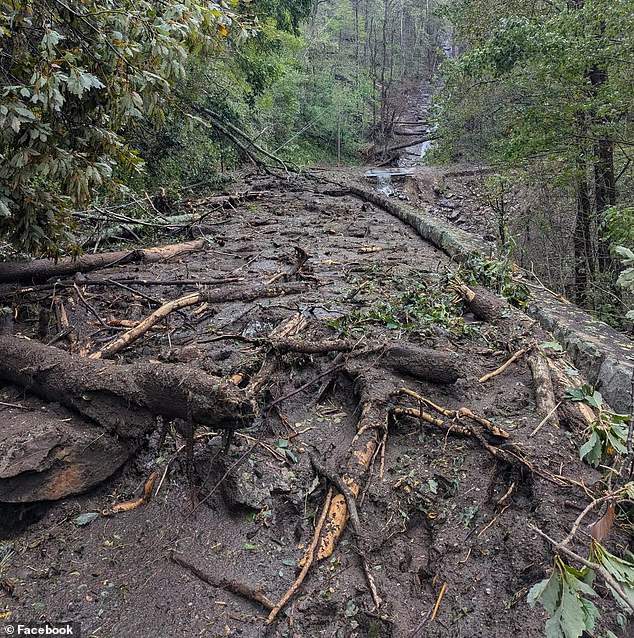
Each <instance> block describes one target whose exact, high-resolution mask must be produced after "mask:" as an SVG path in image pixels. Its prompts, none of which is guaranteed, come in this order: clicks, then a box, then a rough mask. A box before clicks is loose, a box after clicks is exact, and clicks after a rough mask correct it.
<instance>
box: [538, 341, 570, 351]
mask: <svg viewBox="0 0 634 638" xmlns="http://www.w3.org/2000/svg"><path fill="white" fill-rule="evenodd" d="M539 347H540V348H542V349H543V350H554V351H555V352H563V351H564V348H563V346H562V345H561V344H560V343H559V342H558V341H545V342H544V343H542V344H540V346H539Z"/></svg>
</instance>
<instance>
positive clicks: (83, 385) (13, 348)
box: [0, 336, 255, 502]
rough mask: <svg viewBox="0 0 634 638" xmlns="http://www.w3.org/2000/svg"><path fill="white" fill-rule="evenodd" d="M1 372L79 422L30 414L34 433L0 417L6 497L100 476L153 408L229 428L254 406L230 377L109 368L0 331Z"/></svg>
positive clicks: (62, 489)
mask: <svg viewBox="0 0 634 638" xmlns="http://www.w3.org/2000/svg"><path fill="white" fill-rule="evenodd" d="M0 379H2V380H4V381H6V382H9V383H12V384H15V385H19V386H21V387H23V388H25V389H26V390H28V391H29V392H32V393H33V394H36V395H38V396H40V397H42V398H44V399H46V400H48V401H52V402H56V403H60V404H61V405H63V406H65V407H66V408H68V409H69V410H71V412H73V413H75V414H77V415H79V416H81V417H83V419H84V422H83V423H81V422H79V421H75V422H73V423H66V422H64V421H60V420H53V419H50V420H48V421H43V422H39V420H38V425H37V429H36V430H35V431H29V430H27V431H25V429H24V428H15V427H11V426H10V423H9V424H8V423H7V421H5V422H4V423H3V424H2V426H1V427H0V459H3V460H5V463H2V464H0V500H5V501H10V502H27V501H33V500H49V499H58V498H63V497H64V496H67V495H69V494H76V493H79V492H82V491H85V490H86V489H89V488H90V487H92V486H94V485H95V484H96V483H98V482H100V481H102V480H104V479H106V478H108V477H109V476H110V475H112V474H113V473H114V472H115V471H116V470H117V469H118V468H119V467H120V466H121V465H122V464H123V463H124V462H125V461H127V460H128V459H129V458H130V457H131V456H132V455H133V454H134V453H135V452H136V451H137V449H138V448H139V446H140V445H141V444H142V442H143V439H144V435H145V434H147V433H148V432H149V431H151V430H152V428H154V427H155V423H156V417H157V416H159V415H161V416H163V417H164V418H165V419H168V420H172V419H176V418H180V419H184V420H186V421H187V422H189V423H192V424H201V425H208V426H210V427H214V428H220V429H229V430H233V429H236V428H239V427H244V426H246V425H249V424H250V423H251V421H252V419H253V417H254V413H255V406H254V404H253V402H252V401H251V400H250V399H249V398H248V397H247V396H246V394H245V393H244V392H243V391H241V390H240V389H238V388H237V387H236V386H235V385H234V384H233V383H231V382H230V381H226V380H224V379H223V378H221V377H215V376H212V375H209V374H206V373H204V372H201V371H199V370H196V369H194V368H191V367H188V366H184V365H173V364H148V363H145V364H130V365H120V366H116V365H111V364H108V363H106V362H103V361H96V360H91V359H86V358H82V357H75V356H72V355H70V354H68V353H66V352H64V351H63V350H58V349H57V348H52V347H49V346H45V345H43V344H41V343H38V342H35V341H29V340H27V339H21V338H18V337H11V336H0ZM7 459H8V462H7ZM38 459H39V460H38ZM36 460H37V463H36Z"/></svg>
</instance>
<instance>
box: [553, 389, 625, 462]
mask: <svg viewBox="0 0 634 638" xmlns="http://www.w3.org/2000/svg"><path fill="white" fill-rule="evenodd" d="M564 399H568V400H569V401H579V402H583V403H586V404H587V405H589V406H590V407H591V408H593V409H595V410H597V411H598V417H597V418H596V420H595V421H594V422H593V423H592V424H591V425H590V427H589V428H588V434H589V435H590V436H589V438H588V440H587V441H586V442H585V443H584V444H583V445H582V446H581V448H580V449H579V456H580V457H581V458H582V459H583V460H585V461H586V462H587V463H589V464H590V465H592V466H594V467H597V466H598V465H601V464H602V463H606V462H608V461H611V460H613V459H614V457H615V456H617V455H620V454H627V446H626V444H627V435H628V423H629V418H630V417H629V416H628V415H624V414H615V413H614V412H610V411H609V410H605V409H604V408H603V398H602V396H601V393H600V392H597V391H596V390H595V389H594V388H592V387H591V386H589V385H583V386H581V387H580V388H569V389H568V390H567V391H566V394H565V395H564Z"/></svg>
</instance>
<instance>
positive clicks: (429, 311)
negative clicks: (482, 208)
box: [331, 273, 477, 336]
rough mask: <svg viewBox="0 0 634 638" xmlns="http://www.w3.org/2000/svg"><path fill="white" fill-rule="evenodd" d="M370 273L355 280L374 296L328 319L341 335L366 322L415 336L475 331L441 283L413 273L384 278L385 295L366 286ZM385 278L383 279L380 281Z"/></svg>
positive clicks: (467, 333) (356, 329) (371, 274)
mask: <svg viewBox="0 0 634 638" xmlns="http://www.w3.org/2000/svg"><path fill="white" fill-rule="evenodd" d="M373 274H374V275H376V276H377V277H378V275H379V273H369V278H368V279H365V280H364V281H363V280H362V281H358V282H355V283H357V284H358V285H360V287H361V288H363V289H364V290H367V291H368V293H369V294H370V295H376V296H377V299H376V300H375V301H373V302H372V303H371V304H370V305H369V306H368V307H367V308H364V309H360V310H356V311H354V312H352V313H350V314H348V315H345V316H343V317H341V318H339V319H336V320H335V321H333V322H331V325H332V327H334V328H336V329H337V330H340V331H341V332H343V333H344V334H348V333H350V332H362V331H363V330H364V327H365V326H366V325H368V324H374V325H380V326H384V327H385V328H388V329H390V330H400V331H403V332H406V333H412V334H419V335H430V334H433V333H434V332H437V331H441V332H446V333H452V334H455V335H457V336H467V335H471V334H474V333H476V332H477V328H476V327H475V326H473V325H472V324H469V323H467V322H466V321H465V320H464V317H463V316H462V308H461V306H460V304H456V303H455V302H454V300H453V298H452V294H451V293H450V292H449V291H448V290H446V288H445V286H444V284H443V283H442V282H436V283H429V282H427V281H425V280H424V279H423V278H422V276H420V275H416V274H415V273H413V274H412V275H411V276H410V277H408V278H400V277H392V278H388V279H387V281H389V282H390V284H391V286H390V287H391V290H392V292H391V293H388V294H387V295H386V294H385V291H384V290H381V289H379V288H378V287H375V286H374V285H368V283H369V282H371V281H372V278H373ZM385 281H386V279H385V278H383V279H382V283H385ZM399 288H402V289H401V290H399Z"/></svg>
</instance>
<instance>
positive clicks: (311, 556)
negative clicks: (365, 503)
mask: <svg viewBox="0 0 634 638" xmlns="http://www.w3.org/2000/svg"><path fill="white" fill-rule="evenodd" d="M331 503H332V488H331V489H330V490H329V491H328V494H327V496H326V502H325V503H324V507H323V509H322V512H321V516H320V517H319V520H318V521H317V525H316V526H315V533H314V535H313V540H312V542H311V543H310V546H309V547H308V549H307V550H306V552H305V553H304V556H303V558H302V560H301V562H300V567H301V570H300V572H299V574H298V575H297V578H296V579H295V580H294V581H293V584H292V585H291V586H290V587H289V588H288V590H287V591H286V593H285V594H284V595H283V596H282V598H281V599H280V602H279V603H277V605H274V606H273V608H272V609H271V613H270V614H269V615H268V618H267V619H266V624H267V625H270V624H271V623H272V622H273V621H274V620H275V618H276V617H277V615H278V614H279V613H280V611H281V610H282V607H284V605H286V603H287V602H288V601H289V600H290V599H291V598H292V597H293V596H294V595H295V593H296V592H297V590H298V589H299V588H300V587H301V585H302V583H303V582H304V579H305V578H306V574H308V570H309V569H310V567H311V565H312V564H313V562H314V560H315V550H316V549H317V544H318V543H319V538H320V534H321V531H322V529H323V527H324V523H325V522H326V517H327V515H328V512H329V511H330V505H331Z"/></svg>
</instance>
